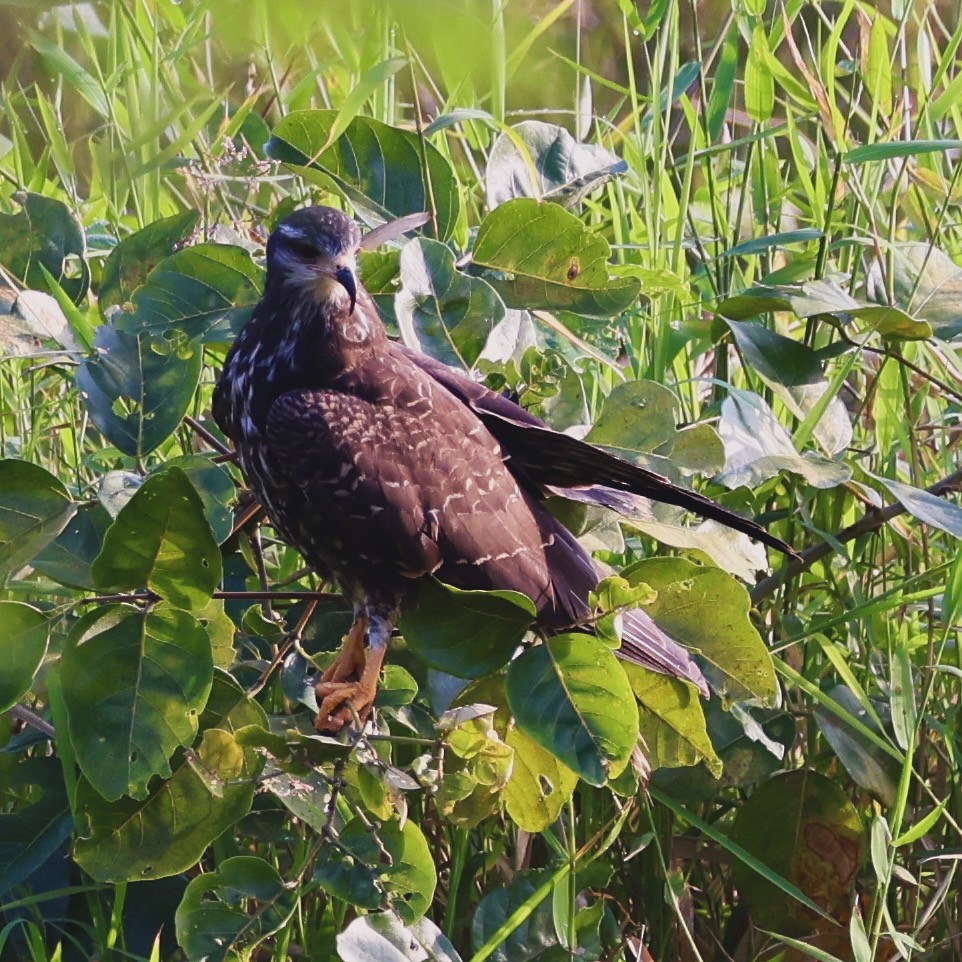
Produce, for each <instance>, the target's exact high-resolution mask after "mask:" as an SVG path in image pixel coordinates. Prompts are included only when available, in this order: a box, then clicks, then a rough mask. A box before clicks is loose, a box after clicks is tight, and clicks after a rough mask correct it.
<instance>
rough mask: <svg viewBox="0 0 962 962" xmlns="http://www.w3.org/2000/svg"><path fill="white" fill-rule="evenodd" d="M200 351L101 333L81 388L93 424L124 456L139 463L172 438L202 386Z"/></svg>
mask: <svg viewBox="0 0 962 962" xmlns="http://www.w3.org/2000/svg"><path fill="white" fill-rule="evenodd" d="M200 369H201V350H200V348H199V347H197V346H191V347H186V348H183V349H182V351H181V350H173V349H172V345H171V344H170V343H168V342H166V341H164V340H163V339H159V340H154V338H153V337H151V335H149V334H146V333H144V334H140V335H133V334H128V333H126V332H125V331H122V330H119V329H118V328H116V327H114V326H113V325H110V324H104V325H102V326H101V327H98V328H97V335H96V341H95V347H94V353H93V354H92V355H91V356H89V357H87V358H84V360H83V361H82V362H81V364H80V368H79V369H78V371H77V387H78V388H79V390H80V397H81V398H82V399H83V402H84V404H85V405H86V407H87V410H88V411H89V412H90V417H91V418H92V419H93V422H94V424H96V425H97V427H98V428H99V429H100V431H102V432H103V434H104V437H106V439H107V440H108V441H109V442H110V443H111V444H113V445H115V446H116V447H118V448H119V449H120V450H121V451H122V452H123V453H124V454H128V455H130V456H131V457H135V458H140V457H143V456H144V455H145V454H148V453H149V452H150V451H153V449H154V448H156V447H157V446H158V445H159V444H162V443H163V442H164V441H165V440H166V439H167V438H168V437H170V435H171V434H172V433H173V432H174V429H175V428H176V427H177V425H178V424H180V420H181V418H182V417H183V416H184V414H186V413H187V408H188V406H189V405H190V402H191V400H192V398H193V396H194V391H195V390H196V388H197V384H198V382H199V381H200Z"/></svg>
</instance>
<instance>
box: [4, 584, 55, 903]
mask: <svg viewBox="0 0 962 962" xmlns="http://www.w3.org/2000/svg"><path fill="white" fill-rule="evenodd" d="M0 625H2V626H3V630H2V631H0V664H2V665H3V671H2V672H0V712H5V711H7V709H9V708H12V707H13V706H14V705H15V704H16V703H17V702H18V701H20V699H21V698H22V697H23V696H24V695H25V694H26V693H27V692H28V691H30V686H31V685H32V684H33V676H34V675H35V674H36V673H37V669H38V668H39V667H40V663H41V662H42V661H43V656H44V655H45V654H46V653H47V641H48V639H49V637H50V622H49V621H48V620H47V617H46V615H44V614H42V613H41V612H39V611H38V610H37V609H36V608H32V607H31V606H30V605H25V604H21V603H20V602H19V601H0ZM0 888H2V886H0Z"/></svg>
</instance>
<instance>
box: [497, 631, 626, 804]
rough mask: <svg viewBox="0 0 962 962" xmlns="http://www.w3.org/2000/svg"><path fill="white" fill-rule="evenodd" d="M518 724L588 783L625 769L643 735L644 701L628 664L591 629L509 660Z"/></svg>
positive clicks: (509, 692)
mask: <svg viewBox="0 0 962 962" xmlns="http://www.w3.org/2000/svg"><path fill="white" fill-rule="evenodd" d="M505 689H506V692H507V696H508V704H509V706H510V707H511V712H512V714H513V715H514V717H515V721H516V722H517V724H518V727H519V728H520V729H521V730H522V731H523V732H524V733H525V734H526V735H528V736H529V737H530V738H532V739H533V740H534V741H535V742H537V743H538V744H539V745H540V746H541V747H542V748H544V749H546V750H547V751H549V752H551V754H552V755H554V756H555V757H556V758H557V759H559V760H560V761H561V762H562V763H563V764H565V765H566V766H567V767H568V768H570V769H571V770H572V771H574V772H576V773H577V774H578V775H580V776H581V778H583V779H584V780H585V781H586V782H588V783H589V784H590V785H603V784H604V783H605V781H606V780H607V779H608V778H609V777H614V776H616V775H618V774H619V773H620V772H621V771H623V770H624V768H625V766H626V765H627V764H628V761H629V759H630V758H631V752H632V749H633V748H634V747H635V745H636V743H637V741H638V708H637V705H636V704H635V698H634V695H632V693H631V687H630V686H629V684H628V679H627V677H626V676H625V672H624V669H623V668H622V667H621V665H620V664H619V663H618V660H617V659H616V658H615V656H614V655H613V654H612V653H611V649H610V648H608V646H607V645H605V644H604V643H603V642H601V641H598V639H597V638H592V637H591V636H590V635H584V634H577V633H570V634H562V635H555V636H554V637H553V638H549V639H548V640H547V641H546V642H544V643H543V644H541V645H537V646H536V647H534V648H530V649H528V651H526V652H525V653H524V654H523V655H522V656H521V657H520V658H517V659H516V660H514V661H512V662H511V664H510V666H509V667H508V676H507V681H506V685H505Z"/></svg>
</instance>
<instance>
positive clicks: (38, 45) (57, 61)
mask: <svg viewBox="0 0 962 962" xmlns="http://www.w3.org/2000/svg"><path fill="white" fill-rule="evenodd" d="M27 32H28V35H29V37H30V45H31V46H32V47H33V48H34V50H36V51H37V53H39V54H40V56H41V57H42V58H43V60H44V62H45V63H46V64H47V66H48V67H49V68H50V69H51V70H53V71H54V72H56V73H58V74H60V76H61V77H63V79H64V80H65V81H66V82H67V83H68V84H69V85H70V86H71V87H73V89H74V90H76V91H77V93H78V94H80V96H81V97H83V99H84V100H86V101H87V103H88V104H90V106H91V107H93V109H94V110H95V111H96V112H97V113H98V114H99V115H100V116H101V118H103V119H104V120H110V119H111V110H110V106H109V104H108V103H107V94H106V92H105V91H104V88H103V86H102V85H101V84H100V83H98V82H97V80H96V79H95V78H94V76H93V75H92V74H91V73H89V72H88V71H87V70H85V69H84V68H83V67H81V66H80V64H79V63H77V61H76V60H74V59H73V57H71V56H70V54H68V53H67V51H66V50H64V49H63V47H61V46H60V45H59V44H55V43H51V42H50V41H49V40H47V39H45V38H44V37H43V36H41V35H40V34H39V33H37V32H36V31H34V30H29V29H28V31H27Z"/></svg>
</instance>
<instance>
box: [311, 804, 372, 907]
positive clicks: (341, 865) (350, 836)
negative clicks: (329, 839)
mask: <svg viewBox="0 0 962 962" xmlns="http://www.w3.org/2000/svg"><path fill="white" fill-rule="evenodd" d="M380 856H381V853H380V850H379V849H378V847H377V845H376V844H374V841H373V839H372V838H371V833H370V831H369V829H368V828H367V825H366V823H365V822H362V821H361V819H358V818H355V819H352V820H351V821H350V822H348V824H347V825H346V826H345V827H344V828H343V829H342V830H341V831H340V832H339V833H338V836H337V845H336V846H334V845H330V846H326V847H325V848H323V849H321V851H320V852H319V853H318V856H317V860H316V861H315V863H314V881H315V882H316V883H317V884H318V886H319V887H320V888H321V890H322V891H324V892H326V893H327V894H328V895H330V896H332V897H333V898H336V899H340V900H341V901H342V902H347V904H348V905H354V906H356V907H357V908H362V909H376V908H380V906H381V904H382V902H383V901H384V889H383V885H382V883H381V882H380V879H379V878H378V871H377V868H378V861H379V858H380Z"/></svg>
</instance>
